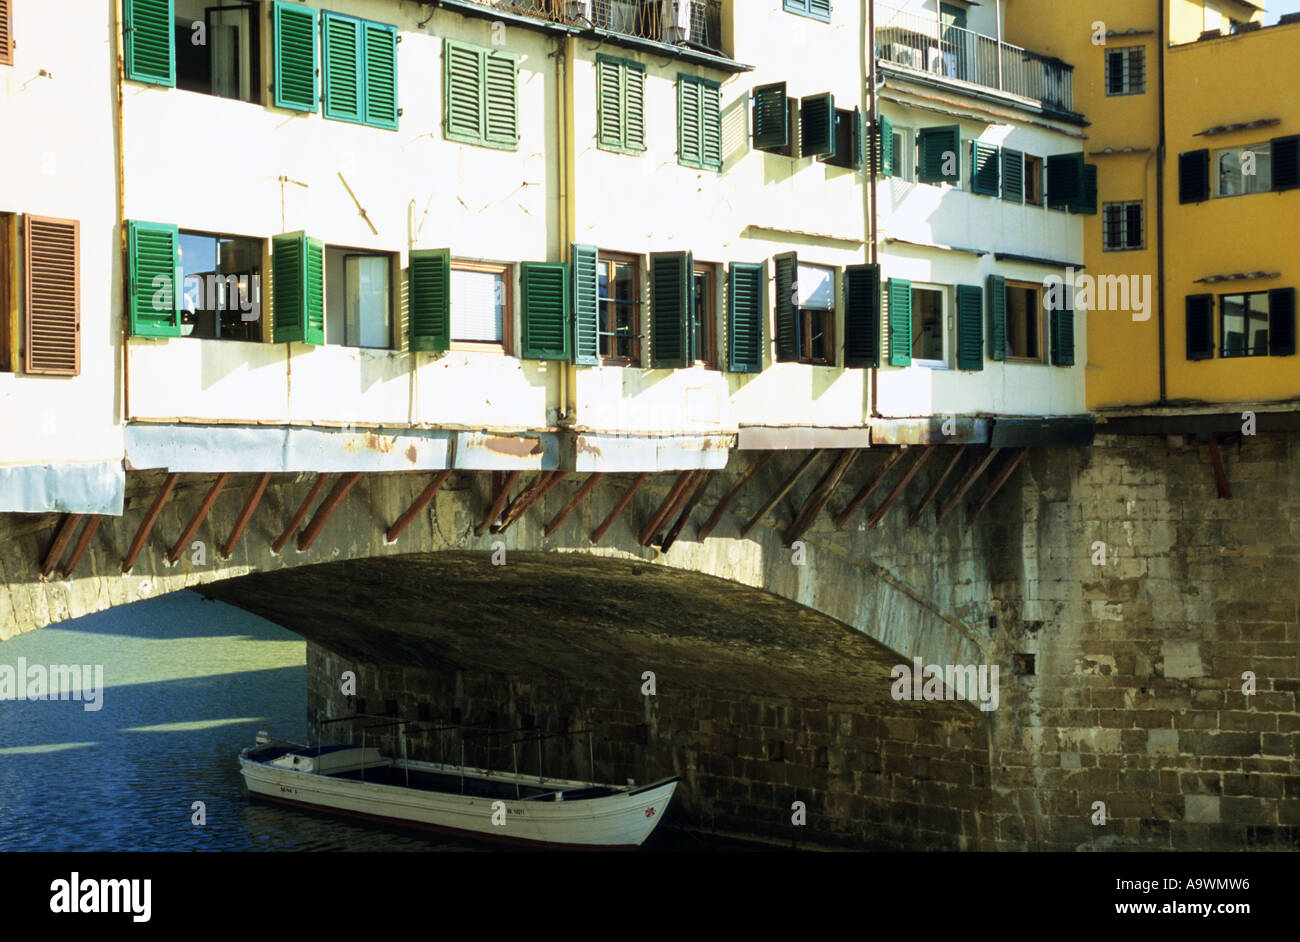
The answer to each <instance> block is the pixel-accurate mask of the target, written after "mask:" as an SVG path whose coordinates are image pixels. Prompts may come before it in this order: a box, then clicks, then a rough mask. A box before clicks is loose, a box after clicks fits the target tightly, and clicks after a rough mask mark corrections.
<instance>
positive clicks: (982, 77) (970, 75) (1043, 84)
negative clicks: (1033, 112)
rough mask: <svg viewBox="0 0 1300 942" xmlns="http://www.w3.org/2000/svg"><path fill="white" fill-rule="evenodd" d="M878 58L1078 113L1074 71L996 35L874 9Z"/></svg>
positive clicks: (893, 11) (921, 17)
mask: <svg viewBox="0 0 1300 942" xmlns="http://www.w3.org/2000/svg"><path fill="white" fill-rule="evenodd" d="M876 56H877V57H878V58H880V59H884V60H886V61H888V62H894V63H897V64H898V65H905V66H908V67H910V68H913V69H919V70H921V71H923V72H929V73H931V74H934V75H942V76H944V77H945V78H951V79H957V80H959V81H963V82H971V83H972V84H975V85H983V86H984V87H986V88H996V89H999V90H1001V91H1004V92H1010V93H1011V94H1013V95H1019V96H1021V97H1022V98H1033V99H1035V100H1036V101H1040V102H1042V103H1043V105H1045V106H1046V107H1049V108H1053V109H1056V110H1059V111H1073V110H1074V67H1073V66H1070V65H1067V64H1066V63H1064V62H1061V61H1060V60H1059V59H1052V58H1050V57H1048V56H1041V55H1039V54H1038V53H1034V52H1030V51H1029V50H1027V49H1021V48H1020V47H1019V46H1013V45H1011V44H1010V43H1000V42H998V41H997V39H995V38H994V37H992V36H985V35H983V34H982V33H975V32H972V31H971V30H968V29H962V28H960V27H957V26H941V25H940V23H939V21H938V20H937V19H933V18H931V17H926V16H918V15H917V14H915V13H908V12H906V11H904V10H899V9H896V8H894V7H887V6H880V5H877V6H876Z"/></svg>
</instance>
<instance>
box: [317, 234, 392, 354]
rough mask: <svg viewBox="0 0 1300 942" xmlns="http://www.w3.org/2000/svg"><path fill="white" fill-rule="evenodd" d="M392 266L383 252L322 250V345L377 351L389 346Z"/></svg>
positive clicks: (332, 248) (388, 257) (342, 249)
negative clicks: (375, 349) (323, 282)
mask: <svg viewBox="0 0 1300 942" xmlns="http://www.w3.org/2000/svg"><path fill="white" fill-rule="evenodd" d="M392 263H393V257H392V256H391V255H389V254H387V253H377V252H366V251H361V250H356V249H345V248H340V247H337V246H327V247H326V249H325V342H326V343H329V344H339V345H342V346H345V347H372V348H380V349H387V348H390V347H391V346H392V345H393V338H392V322H393V315H392V298H393V291H392Z"/></svg>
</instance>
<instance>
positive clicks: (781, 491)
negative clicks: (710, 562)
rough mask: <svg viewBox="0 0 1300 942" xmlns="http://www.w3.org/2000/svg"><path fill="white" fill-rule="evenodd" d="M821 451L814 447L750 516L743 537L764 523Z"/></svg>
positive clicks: (741, 532) (742, 531) (741, 534)
mask: <svg viewBox="0 0 1300 942" xmlns="http://www.w3.org/2000/svg"><path fill="white" fill-rule="evenodd" d="M821 453H822V449H820V448H814V449H813V450H812V451H810V452H808V457H807V458H804V460H803V461H802V462H801V463H800V465H799V467H797V468H795V469H794V472H793V473H792V474H791V475H790V476H789V477H788V478H786V479H785V483H784V484H782V485H781V486H780V487H779V488H778V489H777V491H776V493H775V494H773V495H772V496H771V497H770V498H768V501H767V503H766V504H764V505H763V507H762V509H760V510H759V512H758V513H756V514H754V516H753V517H751V518H750V520H749V523H747V524H745V528H744V529H743V530H741V531H740V537H741V539H744V538H745V537H747V536H749V531H750V530H752V529H754V527H756V526H758V525H759V524H760V523H762V522H763V518H764V517H766V516H767V515H768V514H769V513H771V511H772V508H773V507H775V506H776V505H777V504H778V503H779V502H780V500H781V498H782V497H784V496H785V495H786V494H788V493H790V488H792V487H794V486H795V484H796V483H797V482H798V480H799V479H800V478H801V477H803V474H804V472H805V471H807V470H808V469H809V468H811V467H812V464H813V462H814V461H816V460H817V458H818V457H819V456H820V455H821Z"/></svg>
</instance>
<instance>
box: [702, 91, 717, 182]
mask: <svg viewBox="0 0 1300 942" xmlns="http://www.w3.org/2000/svg"><path fill="white" fill-rule="evenodd" d="M700 140H701V141H702V142H703V146H704V157H703V160H702V163H703V165H704V169H705V170H721V169H722V89H721V88H720V87H719V86H718V84H717V83H716V82H706V81H703V80H701V82H700Z"/></svg>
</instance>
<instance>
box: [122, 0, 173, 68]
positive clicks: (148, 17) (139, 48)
mask: <svg viewBox="0 0 1300 942" xmlns="http://www.w3.org/2000/svg"><path fill="white" fill-rule="evenodd" d="M123 13H124V17H123V26H124V29H125V32H124V36H123V40H124V43H123V44H124V45H125V46H126V77H127V78H129V79H130V80H131V81H133V82H147V83H148V84H150V85H167V86H173V87H174V86H175V85H176V45H175V41H174V39H173V34H172V18H173V16H174V15H175V11H174V10H173V9H172V0H124V4H123Z"/></svg>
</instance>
